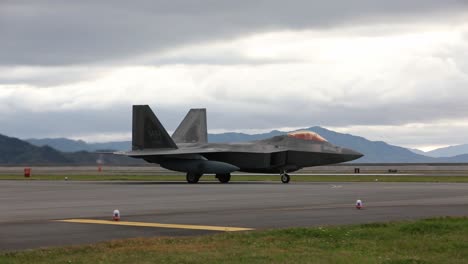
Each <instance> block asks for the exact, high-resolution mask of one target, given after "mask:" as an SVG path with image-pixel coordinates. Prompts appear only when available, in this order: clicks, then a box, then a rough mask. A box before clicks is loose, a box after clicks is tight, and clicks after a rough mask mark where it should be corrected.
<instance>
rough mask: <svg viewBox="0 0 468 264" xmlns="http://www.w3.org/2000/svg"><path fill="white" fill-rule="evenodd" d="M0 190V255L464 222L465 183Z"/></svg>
mask: <svg viewBox="0 0 468 264" xmlns="http://www.w3.org/2000/svg"><path fill="white" fill-rule="evenodd" d="M0 190H1V192H0V250H2V251H10V250H22V249H29V248H38V247H47V246H62V245H75V244H85V243H92V242H98V241H105V240H110V239H119V238H130V237H148V236H152V237H153V236H156V237H160V236H191V235H203V234H210V233H216V232H224V231H228V230H227V228H233V229H232V230H233V231H236V229H235V228H240V229H239V230H243V228H247V229H257V230H258V229H267V228H285V227H299V226H317V225H335V224H353V223H368V222H375V221H390V220H402V219H417V218H425V217H434V216H449V215H450V216H468V184H464V183H379V182H375V183H291V184H281V183H277V182H232V183H229V184H219V183H218V182H202V183H200V184H186V183H183V182H169V183H168V182H74V181H0ZM357 199H361V200H362V201H363V202H364V206H365V208H364V209H363V210H356V209H355V208H354V202H355V201H356V200H357ZM114 209H119V210H120V212H121V220H122V221H125V222H128V223H130V224H128V225H109V224H107V222H108V221H102V220H111V219H112V211H113V210H114ZM80 219H81V220H80ZM56 220H70V222H63V221H56ZM71 220H78V221H75V222H73V221H71ZM80 221H81V223H80ZM86 221H89V223H85V222H86ZM93 221H94V223H93ZM135 222H136V223H140V224H137V225H135V224H133V223H135ZM111 223H112V222H111ZM184 226H185V227H187V226H192V227H195V228H184ZM198 227H201V228H199V229H198ZM203 227H205V228H203ZM210 228H211V229H210ZM223 229H225V230H224V231H223ZM219 230H221V231H219Z"/></svg>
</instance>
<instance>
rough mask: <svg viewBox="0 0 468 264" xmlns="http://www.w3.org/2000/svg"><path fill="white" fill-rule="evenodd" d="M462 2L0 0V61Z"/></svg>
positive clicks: (132, 47)
mask: <svg viewBox="0 0 468 264" xmlns="http://www.w3.org/2000/svg"><path fill="white" fill-rule="evenodd" d="M467 6H468V4H467V2H465V1H456V0H447V1H439V0H417V1H404V0H397V1H375V0H361V1H339V0H332V1H325V2H324V1H309V0H298V1H281V0H275V1H219V0H211V1H203V2H199V1H182V0H175V1H149V0H148V1H131V2H129V1H123V0H122V1H98V2H96V1H73V2H69V1H67V2H63V1H54V0H44V1H21V0H20V1H2V2H1V3H0V35H1V36H2V41H1V42H0V63H1V64H4V65H69V64H86V63H116V62H125V61H128V60H133V59H134V58H135V57H138V56H143V55H145V54H147V53H154V52H161V51H164V50H167V49H171V48H174V47H175V46H179V45H187V44H190V43H199V42H206V41H210V40H213V39H226V38H230V37H231V38H232V37H236V36H239V35H245V34H249V33H254V32H259V31H268V30H278V29H280V30H281V29H304V28H324V27H327V28H330V27H335V26H347V25H353V24H359V23H361V24H366V23H387V22H400V21H402V20H405V19H406V20H414V19H423V20H427V21H433V20H434V19H436V17H437V16H439V17H443V18H444V19H448V18H451V17H453V16H454V14H456V13H458V12H462V11H463V10H466V8H467ZM448 12H450V15H446V14H447V13H448Z"/></svg>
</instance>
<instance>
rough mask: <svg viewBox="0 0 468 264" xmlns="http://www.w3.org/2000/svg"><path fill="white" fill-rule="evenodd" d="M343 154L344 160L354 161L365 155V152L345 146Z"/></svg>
mask: <svg viewBox="0 0 468 264" xmlns="http://www.w3.org/2000/svg"><path fill="white" fill-rule="evenodd" d="M342 155H343V159H344V161H352V160H356V159H359V158H360V157H362V156H364V154H362V153H359V152H357V151H355V150H352V149H348V148H343V150H342Z"/></svg>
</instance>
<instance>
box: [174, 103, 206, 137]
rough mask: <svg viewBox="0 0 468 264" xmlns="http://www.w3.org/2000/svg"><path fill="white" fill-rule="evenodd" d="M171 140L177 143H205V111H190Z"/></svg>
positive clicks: (203, 109)
mask: <svg viewBox="0 0 468 264" xmlns="http://www.w3.org/2000/svg"><path fill="white" fill-rule="evenodd" d="M172 139H174V141H175V142H177V143H207V142H208V132H207V128H206V109H205V108H202V109H190V111H189V112H188V113H187V115H186V116H185V118H184V120H183V121H182V123H180V125H179V127H177V129H176V131H175V132H174V134H173V135H172Z"/></svg>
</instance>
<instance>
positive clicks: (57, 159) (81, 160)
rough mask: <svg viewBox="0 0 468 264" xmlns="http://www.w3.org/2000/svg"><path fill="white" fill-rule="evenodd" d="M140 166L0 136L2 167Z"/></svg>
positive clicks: (129, 160)
mask: <svg viewBox="0 0 468 264" xmlns="http://www.w3.org/2000/svg"><path fill="white" fill-rule="evenodd" d="M96 164H106V165H107V164H111V165H114V164H116V165H117V164H120V165H139V164H144V162H143V161H141V160H137V159H132V158H128V157H124V156H116V155H103V154H97V153H90V152H87V151H77V152H61V151H59V150H56V149H55V148H52V147H50V146H47V145H45V146H35V145H33V144H30V143H28V142H26V141H23V140H20V139H17V138H12V137H7V136H4V135H0V165H28V166H29V165H70V166H73V165H96Z"/></svg>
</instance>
